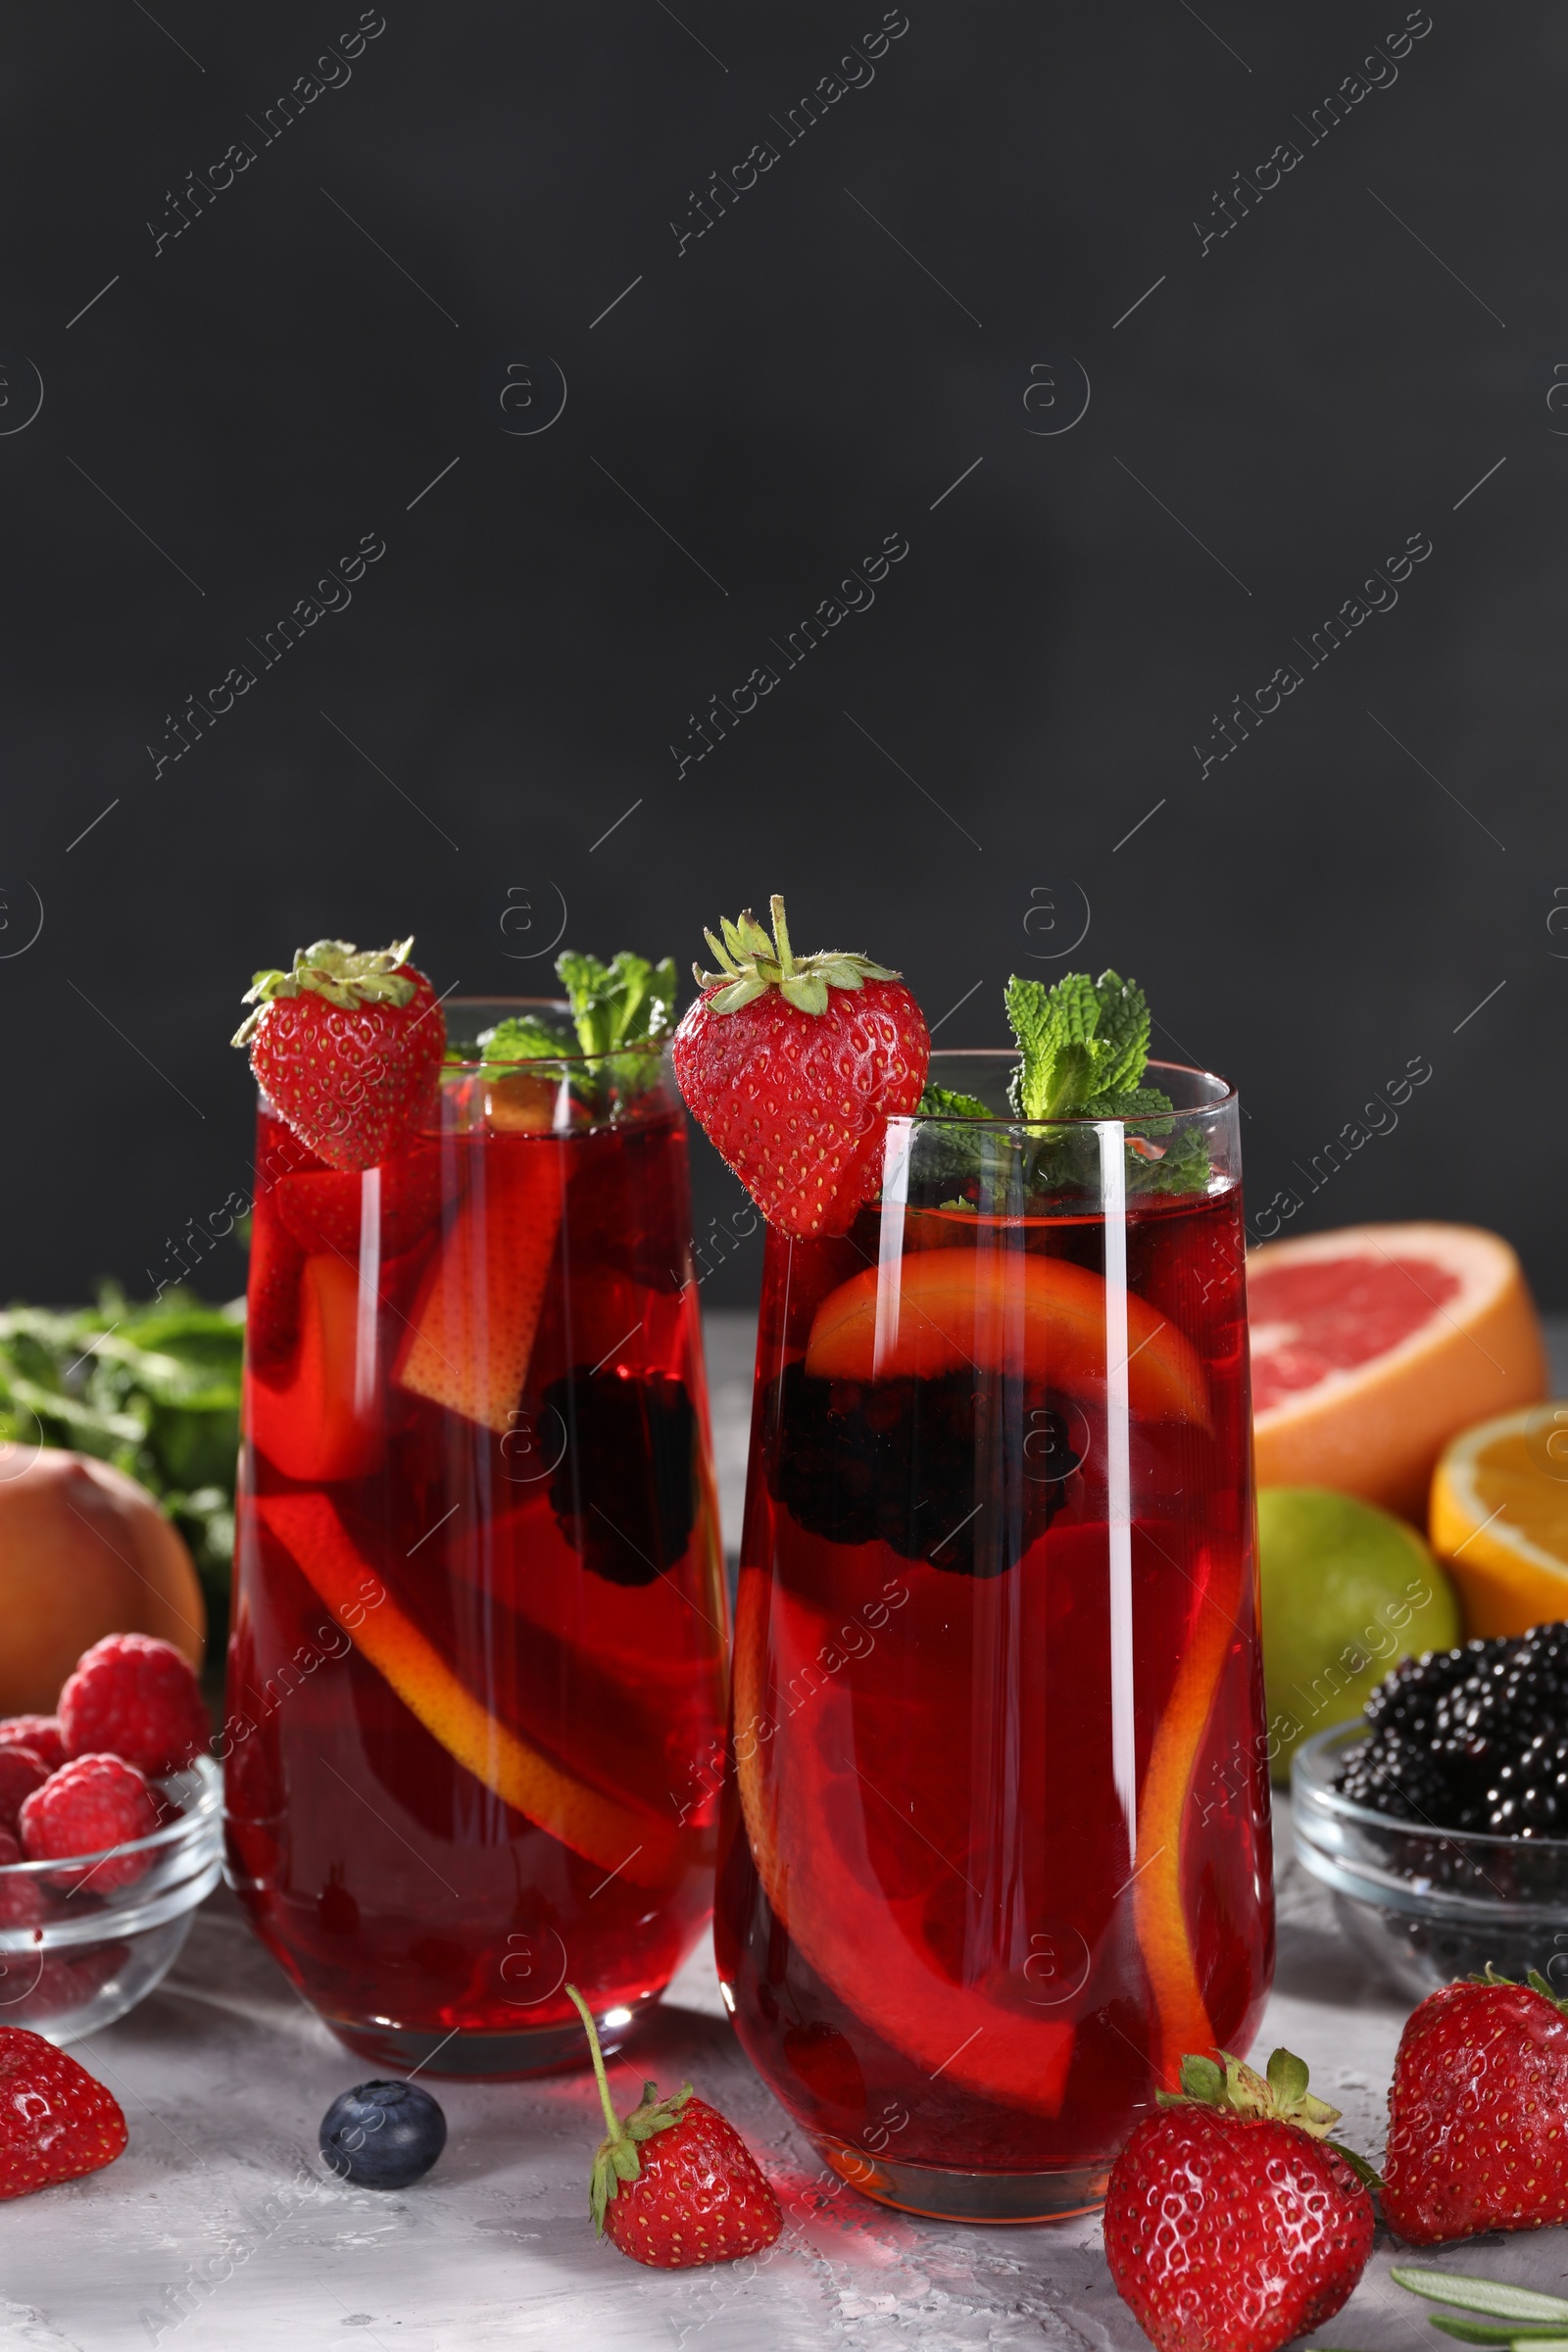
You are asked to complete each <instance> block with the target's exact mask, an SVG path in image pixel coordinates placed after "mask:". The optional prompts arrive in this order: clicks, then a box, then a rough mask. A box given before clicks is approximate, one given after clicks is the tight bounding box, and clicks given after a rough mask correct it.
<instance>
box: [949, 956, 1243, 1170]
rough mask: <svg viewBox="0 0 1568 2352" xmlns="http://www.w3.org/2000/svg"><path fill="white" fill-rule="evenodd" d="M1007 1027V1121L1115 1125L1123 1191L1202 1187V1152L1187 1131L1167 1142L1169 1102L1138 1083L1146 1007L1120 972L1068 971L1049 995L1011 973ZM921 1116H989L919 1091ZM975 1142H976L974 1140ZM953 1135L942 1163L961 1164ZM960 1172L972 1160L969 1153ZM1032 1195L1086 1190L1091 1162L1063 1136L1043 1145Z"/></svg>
mask: <svg viewBox="0 0 1568 2352" xmlns="http://www.w3.org/2000/svg"><path fill="white" fill-rule="evenodd" d="M1006 1004H1007V1020H1008V1024H1009V1026H1010V1027H1011V1030H1012V1034H1013V1037H1014V1039H1015V1041H1016V1043H1017V1046H1018V1051H1019V1054H1020V1056H1021V1058H1020V1060H1019V1062H1018V1065H1017V1067H1016V1069H1015V1070H1014V1071H1013V1073H1012V1077H1011V1079H1010V1080H1009V1082H1008V1088H1007V1100H1008V1102H1009V1103H1011V1105H1012V1109H1013V1112H1014V1115H1015V1116H1016V1117H1017V1118H1018V1119H1020V1120H1022V1121H1024V1122H1025V1123H1026V1124H1028V1125H1030V1126H1038V1125H1047V1124H1050V1123H1051V1122H1053V1121H1054V1120H1058V1119H1060V1120H1073V1119H1119V1120H1121V1121H1122V1122H1123V1124H1124V1125H1125V1126H1126V1128H1127V1130H1128V1136H1127V1189H1128V1191H1129V1192H1140V1193H1189V1192H1201V1191H1202V1190H1203V1189H1204V1187H1205V1186H1206V1185H1207V1183H1208V1178H1209V1159H1208V1148H1207V1146H1206V1145H1205V1143H1204V1141H1203V1137H1202V1134H1201V1131H1200V1130H1199V1129H1197V1128H1187V1129H1185V1130H1184V1131H1183V1132H1182V1133H1181V1134H1180V1135H1177V1136H1176V1137H1175V1140H1174V1141H1171V1140H1170V1138H1171V1137H1172V1134H1173V1131H1174V1129H1175V1124H1176V1121H1175V1115H1174V1105H1173V1104H1172V1103H1171V1100H1170V1097H1169V1096H1168V1095H1166V1094H1164V1093H1162V1092H1161V1091H1160V1089H1159V1088H1158V1087H1153V1086H1145V1085H1144V1084H1143V1083H1142V1081H1143V1076H1144V1071H1145V1068H1146V1067H1147V1065H1148V1061H1149V1039H1150V1012H1149V1000H1148V998H1147V997H1146V996H1145V995H1144V992H1143V990H1142V989H1141V988H1140V987H1139V985H1138V983H1137V981H1136V980H1124V979H1123V978H1122V976H1121V974H1120V973H1119V972H1113V971H1104V972H1102V973H1101V975H1100V978H1099V979H1098V980H1092V979H1091V978H1090V977H1089V974H1088V973H1087V972H1068V973H1066V974H1064V975H1063V977H1062V978H1061V979H1060V980H1058V981H1056V982H1055V984H1054V986H1053V987H1051V988H1048V987H1047V986H1046V984H1045V982H1044V981H1043V980H1030V979H1025V978H1023V977H1021V976H1020V975H1019V974H1018V973H1016V972H1015V973H1014V974H1013V976H1012V978H1011V979H1010V980H1009V981H1008V982H1007V996H1006ZM920 1115H921V1116H923V1117H926V1118H936V1119H994V1118H995V1116H996V1114H995V1112H993V1111H991V1110H989V1109H987V1107H986V1105H985V1104H984V1103H980V1102H978V1101H976V1099H975V1097H974V1096H972V1095H963V1094H957V1093H956V1092H954V1091H953V1090H952V1089H950V1088H948V1087H941V1086H934V1085H928V1086H927V1087H926V1090H925V1093H924V1095H923V1096H922V1098H921V1101H920ZM975 1140H976V1142H978V1140H979V1139H978V1138H977V1139H975ZM964 1157H965V1155H964V1153H963V1151H962V1147H961V1145H960V1144H959V1142H958V1139H957V1137H956V1136H954V1137H951V1138H949V1139H948V1151H947V1154H946V1158H945V1159H944V1161H943V1165H944V1167H946V1165H947V1161H948V1160H951V1161H952V1162H953V1166H954V1168H955V1169H957V1168H959V1167H960V1166H961V1165H962V1164H963V1162H964ZM968 1159H969V1162H970V1165H969V1169H968V1172H969V1173H970V1174H971V1175H974V1174H976V1173H978V1171H979V1162H978V1161H977V1160H976V1159H975V1157H974V1154H973V1152H971V1153H970V1154H969V1155H968ZM1033 1175H1034V1189H1036V1190H1038V1191H1040V1192H1064V1191H1078V1190H1092V1189H1093V1188H1094V1185H1095V1183H1096V1182H1097V1181H1098V1179H1097V1175H1096V1166H1095V1160H1094V1156H1093V1155H1092V1154H1089V1153H1087V1152H1086V1150H1085V1147H1084V1145H1083V1143H1082V1141H1081V1139H1080V1138H1078V1137H1075V1136H1074V1135H1073V1134H1072V1132H1071V1131H1070V1130H1063V1132H1062V1133H1060V1134H1059V1135H1054V1136H1047V1137H1045V1138H1043V1139H1042V1141H1041V1143H1040V1145H1039V1147H1038V1149H1037V1151H1036V1153H1035V1160H1034V1170H1033Z"/></svg>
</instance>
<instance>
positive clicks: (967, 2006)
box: [717, 1055, 1272, 2219]
mask: <svg viewBox="0 0 1568 2352" xmlns="http://www.w3.org/2000/svg"><path fill="white" fill-rule="evenodd" d="M955 1060H956V1057H955V1056H945V1055H944V1056H937V1057H936V1062H937V1063H942V1062H952V1061H955ZM934 1074H935V1069H934ZM942 1074H943V1076H944V1078H945V1080H948V1082H950V1083H952V1084H954V1085H967V1086H973V1087H975V1088H976V1089H977V1091H978V1090H979V1089H980V1088H981V1087H982V1086H983V1085H984V1083H985V1080H986V1075H987V1073H986V1070H985V1067H984V1065H983V1063H982V1061H981V1058H980V1057H969V1059H968V1069H967V1073H957V1072H955V1073H953V1074H952V1075H951V1077H950V1075H949V1073H948V1072H946V1071H944V1072H943V1073H942ZM993 1075H994V1074H993ZM1156 1081H1157V1083H1158V1084H1159V1085H1160V1086H1162V1087H1164V1088H1166V1089H1167V1091H1168V1092H1169V1093H1170V1094H1171V1095H1172V1096H1173V1097H1174V1100H1175V1102H1176V1104H1177V1108H1178V1111H1182V1110H1183V1109H1184V1108H1185V1107H1187V1106H1189V1105H1190V1106H1192V1107H1191V1111H1190V1115H1189V1116H1188V1117H1186V1118H1182V1119H1178V1121H1177V1122H1175V1126H1176V1128H1177V1130H1179V1131H1180V1132H1178V1133H1177V1134H1175V1135H1172V1133H1171V1131H1170V1130H1169V1129H1167V1130H1165V1131H1163V1132H1164V1134H1165V1137H1166V1140H1165V1142H1164V1143H1163V1145H1162V1146H1161V1147H1160V1149H1159V1150H1157V1151H1155V1152H1152V1154H1151V1163H1152V1162H1154V1161H1157V1159H1158V1158H1159V1156H1160V1154H1161V1152H1162V1151H1174V1150H1175V1149H1176V1148H1177V1147H1178V1145H1179V1144H1180V1142H1181V1138H1182V1134H1183V1133H1185V1132H1186V1131H1188V1130H1194V1129H1196V1130H1198V1131H1200V1132H1201V1136H1202V1139H1203V1146H1204V1149H1206V1151H1207V1153H1208V1163H1207V1164H1208V1166H1209V1170H1210V1172H1209V1175H1208V1178H1207V1182H1206V1184H1204V1183H1203V1181H1202V1177H1201V1173H1200V1176H1199V1179H1198V1183H1197V1186H1196V1188H1195V1189H1189V1190H1187V1191H1184V1192H1173V1193H1169V1194H1163V1193H1159V1192H1156V1191H1149V1192H1144V1193H1141V1192H1139V1190H1138V1189H1137V1188H1138V1184H1139V1181H1140V1176H1141V1173H1142V1172H1143V1171H1142V1169H1141V1165H1140V1161H1139V1159H1138V1158H1137V1156H1136V1155H1135V1152H1133V1151H1129V1150H1128V1148H1127V1147H1126V1145H1125V1142H1124V1138H1123V1131H1122V1130H1121V1129H1120V1128H1118V1127H1115V1126H1114V1125H1112V1124H1111V1123H1109V1122H1105V1123H1103V1124H1102V1125H1099V1126H1086V1127H1084V1128H1081V1129H1079V1130H1077V1131H1076V1134H1075V1135H1074V1137H1073V1140H1072V1141H1071V1142H1070V1144H1067V1145H1064V1146H1063V1147H1062V1149H1063V1150H1064V1151H1067V1152H1070V1153H1072V1154H1076V1158H1075V1159H1074V1161H1073V1165H1072V1168H1071V1170H1070V1171H1069V1172H1070V1174H1071V1175H1072V1179H1073V1181H1072V1182H1071V1183H1069V1184H1066V1185H1065V1186H1064V1187H1063V1191H1062V1197H1061V1198H1060V1199H1059V1200H1058V1201H1056V1202H1054V1203H1052V1202H1050V1201H1043V1200H1042V1195H1041V1191H1040V1190H1039V1189H1038V1188H1039V1185H1040V1183H1041V1181H1042V1179H1041V1176H1040V1164H1041V1163H1039V1162H1031V1161H1030V1159H1029V1158H1028V1156H1027V1155H1028V1153H1029V1152H1031V1151H1033V1150H1034V1149H1035V1147H1036V1146H1037V1145H1038V1143H1039V1141H1040V1133H1041V1131H1039V1130H1036V1131H1035V1132H1034V1134H1033V1136H1032V1137H1031V1135H1030V1134H1029V1132H1028V1131H1026V1130H1025V1131H1021V1130H1020V1129H1019V1128H1018V1127H1017V1126H1016V1125H1015V1126H1014V1127H1013V1128H1012V1129H1011V1131H1010V1135H1009V1132H1008V1130H1007V1128H1006V1126H1005V1124H1003V1123H1001V1122H999V1123H998V1125H997V1126H996V1127H994V1128H990V1129H983V1130H980V1131H979V1133H980V1134H981V1135H982V1136H984V1137H988V1138H991V1139H994V1140H993V1141H990V1142H987V1143H984V1144H981V1143H974V1142H972V1141H971V1142H970V1143H968V1144H966V1145H965V1146H964V1148H965V1149H967V1150H969V1151H971V1152H980V1151H987V1152H991V1154H992V1159H991V1162H990V1173H989V1175H988V1176H987V1177H986V1178H985V1180H984V1187H982V1186H977V1185H976V1184H974V1183H973V1182H971V1183H970V1185H969V1188H968V1189H969V1194H970V1198H968V1199H965V1198H963V1197H962V1194H963V1191H964V1186H963V1183H962V1182H961V1181H960V1177H959V1176H955V1174H954V1173H953V1169H952V1166H951V1164H950V1163H951V1160H952V1151H953V1146H952V1138H953V1135H954V1132H955V1130H954V1126H953V1124H952V1123H951V1122H948V1121H944V1120H940V1119H919V1120H912V1121H911V1120H893V1121H890V1122H889V1126H888V1137H889V1141H888V1149H887V1154H886V1158H885V1162H884V1189H883V1195H882V1200H881V1202H880V1203H879V1204H878V1205H875V1206H867V1207H864V1208H862V1209H861V1210H860V1212H859V1214H858V1218H857V1220H856V1222H855V1224H854V1225H853V1227H852V1228H851V1230H850V1231H849V1232H848V1233H847V1234H844V1235H842V1236H839V1237H835V1238H830V1239H820V1238H819V1239H794V1240H791V1239H790V1238H788V1237H787V1236H786V1235H783V1234H781V1233H778V1232H776V1231H770V1233H769V1235H768V1243H767V1257H766V1266H765V1272H764V1285H763V1299H762V1316H761V1328H760V1338H759V1347H758V1364H757V1382H758V1390H757V1403H756V1414H755V1422H754V1434H753V1451H752V1464H751V1481H750V1490H749V1495H748V1511H747V1522H746V1531H745V1538H744V1543H743V1548H742V1567H741V1583H740V1595H739V1602H738V1615H737V1627H736V1655H735V1669H734V1686H735V1688H734V1752H735V1772H734V1797H733V1800H732V1802H731V1806H730V1810H729V1813H728V1815H727V1819H726V1826H725V1832H724V1835H723V1838H722V1839H721V1849H722V1850H721V1855H720V1870H719V1894H718V1924H717V1933H718V1956H719V1971H720V1977H721V1979H722V1980H723V1982H724V1984H725V1986H726V1991H727V1994H728V1997H729V1998H730V2001H731V2003H732V2006H733V2008H734V2011H735V2016H736V2023H737V2026H738V2028H739V2031H740V2034H741V2036H742V2039H743V2041H744V2042H745V2044H746V2047H747V2049H748V2051H749V2053H750V2054H751V2056H752V2057H753V2059H754V2061H755V2062H756V2064H757V2066H758V2067H759V2069H760V2072H761V2073H762V2074H763V2076H764V2077H765V2079H766V2080H767V2082H769V2083H770V2084H771V2085H772V2087H773V2088H774V2089H775V2090H776V2092H777V2093H778V2095H779V2097H780V2098H781V2099H783V2101H784V2102H785V2104H786V2105H787V2106H788V2107H789V2108H790V2109H791V2111H792V2113H794V2114H795V2115H796V2116H797V2117H798V2118H799V2119H800V2120H801V2122H802V2123H803V2124H804V2125H805V2126H806V2128H807V2129H808V2130H809V2131H810V2132H811V2133H812V2135H813V2136H814V2137H815V2138H816V2140H817V2144H818V2145H819V2147H820V2148H821V2149H822V2151H823V2153H824V2154H825V2155H826V2156H827V2157H828V2160H829V2161H830V2162H831V2163H833V2164H834V2165H835V2166H836V2167H837V2168H838V2169H839V2170H840V2171H841V2172H843V2173H844V2174H845V2175H846V2177H847V2178H849V2179H851V2180H856V2181H857V2182H858V2184H859V2185H861V2186H863V2187H865V2188H867V2189H868V2190H870V2192H871V2193H872V2194H875V2195H879V2196H883V2197H885V2198H887V2199H889V2201H891V2202H894V2203H898V2204H905V2205H908V2206H911V2207H913V2208H915V2209H916V2210H925V2211H930V2212H936V2213H943V2214H950V2215H960V2216H961V2215H965V2214H967V2215H969V2216H971V2217H973V2218H976V2219H1022V2218H1028V2217H1030V2216H1040V2215H1046V2214H1050V2213H1052V2212H1064V2211H1071V2210H1074V2209H1081V2208H1083V2207H1084V2206H1086V2205H1089V2204H1092V2203H1094V2202H1095V2201H1096V2200H1097V2198H1098V2196H1099V2194H1100V2193H1101V2191H1102V2189H1103V2180H1104V2177H1105V2173H1106V2171H1107V2169H1108V2166H1109V2163H1110V2161H1111V2159H1112V2158H1113V2156H1114V2155H1115V2153H1116V2150H1117V2149H1118V2148H1119V2147H1120V2145H1121V2143H1122V2141H1123V2140H1124V2139H1125V2137H1126V2135H1127V2132H1128V2131H1129V2130H1130V2128H1131V2126H1132V2124H1133V2123H1134V2122H1135V2121H1136V2120H1137V2118H1138V2116H1139V2115H1141V2114H1143V2113H1145V2112H1147V2111H1148V2110H1149V2109H1150V2107H1151V2106H1152V2102H1153V2094H1154V2092H1155V2090H1156V2089H1157V2088H1159V2087H1161V2086H1170V2085H1173V2084H1174V2082H1175V2077H1176V2068H1177V2065H1178V2064H1179V2060H1180V2057H1181V2055H1182V2053H1183V2052H1184V2051H1187V2050H1197V2051H1208V2050H1212V2049H1213V2048H1214V2046H1215V2045H1216V2044H1219V2045H1220V2046H1223V2047H1229V2048H1235V2049H1240V2050H1244V2051H1245V2050H1246V2048H1247V2047H1248V2045H1249V2041H1250V2035H1251V2034H1252V2032H1253V2030H1254V2028H1255V2025H1256V2021H1257V2018H1258V2015H1259V2013H1260V2010H1261V2007H1262V2002H1263V1998H1264V1996H1265V1993H1266V1991H1267V1985H1268V1979H1269V1973H1270V1967H1271V1958H1272V1914H1271V1909H1270V1891H1269V1867H1270V1856H1269V1835H1268V1789H1267V1765H1266V1761H1265V1758H1264V1752H1263V1741H1262V1737H1261V1734H1262V1713H1261V1695H1262V1694H1261V1674H1260V1666H1259V1658H1258V1649H1257V1637H1256V1624H1255V1614H1254V1608H1255V1603H1254V1567H1253V1550H1252V1542H1253V1540H1252V1499H1251V1488H1250V1471H1249V1405H1248V1382H1247V1347H1246V1323H1245V1299H1244V1291H1243V1231H1242V1219H1241V1205H1240V1190H1239V1186H1238V1184H1237V1183H1236V1181H1235V1171H1236V1166H1237V1159H1236V1151H1235V1118H1236V1112H1235V1105H1234V1101H1233V1100H1227V1099H1225V1098H1224V1091H1223V1089H1221V1088H1220V1087H1219V1086H1218V1085H1217V1083H1216V1082H1214V1081H1202V1080H1199V1079H1198V1078H1197V1077H1196V1076H1195V1075H1194V1074H1192V1073H1184V1072H1179V1071H1173V1070H1159V1071H1158V1072H1157V1073H1156V1072H1151V1082H1152V1083H1154V1082H1156ZM1184 1089H1185V1090H1186V1091H1185V1092H1184V1091H1183V1090H1184ZM1209 1103H1212V1104H1213V1105H1214V1106H1213V1107H1212V1108H1201V1107H1200V1106H1201V1105H1204V1104H1209ZM975 1132H976V1131H975V1130H973V1129H969V1130H967V1131H966V1133H967V1134H968V1135H969V1136H970V1137H972V1136H973V1135H974V1134H975ZM1056 1132H1057V1134H1058V1135H1059V1134H1061V1133H1062V1132H1063V1131H1062V1130H1059V1129H1058V1130H1057V1131H1056ZM1051 1148H1052V1149H1053V1150H1054V1149H1055V1146H1054V1145H1053V1146H1052V1147H1051ZM1059 1172H1060V1171H1059V1169H1058V1173H1059ZM960 1175H961V1171H960ZM985 1188H989V1189H985ZM979 1192H983V1200H982V1204H981V1205H980V1206H979V1207H977V1206H976V1201H975V1198H974V1196H975V1195H976V1194H977V1193H979ZM950 1195H955V1196H957V1197H956V1198H952V1199H950V1198H949V1196H950ZM985 1201H989V1202H990V1203H991V1205H990V1207H989V1209H988V1208H987V1207H986V1205H985V1204H984V1202H985Z"/></svg>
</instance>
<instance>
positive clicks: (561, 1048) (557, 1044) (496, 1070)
mask: <svg viewBox="0 0 1568 2352" xmlns="http://www.w3.org/2000/svg"><path fill="white" fill-rule="evenodd" d="M571 1043H572V1041H571V1038H570V1036H569V1034H568V1033H567V1032H566V1031H565V1030H564V1029H563V1028H552V1027H551V1025H550V1023H549V1022H548V1021H543V1020H540V1019H538V1018H537V1017H536V1016H535V1015H534V1014H532V1013H514V1014H512V1015H510V1016H509V1017H508V1018H507V1019H506V1020H504V1021H497V1023H496V1025H495V1027H494V1028H493V1029H484V1030H481V1031H480V1033H479V1038H478V1051H479V1053H480V1054H481V1055H482V1056H483V1063H484V1067H485V1068H486V1070H487V1071H490V1072H492V1074H494V1075H496V1076H505V1074H506V1072H505V1069H504V1068H503V1067H502V1066H501V1065H503V1064H510V1063H512V1062H517V1061H544V1060H554V1059H556V1058H558V1057H559V1056H560V1055H561V1054H569V1053H570V1051H571ZM473 1057H474V1048H473V1047H472V1046H456V1047H452V1046H449V1047H448V1049H447V1059H448V1061H460V1062H462V1061H472V1059H473ZM544 1075H547V1076H555V1075H556V1072H554V1071H550V1072H546V1073H544Z"/></svg>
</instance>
